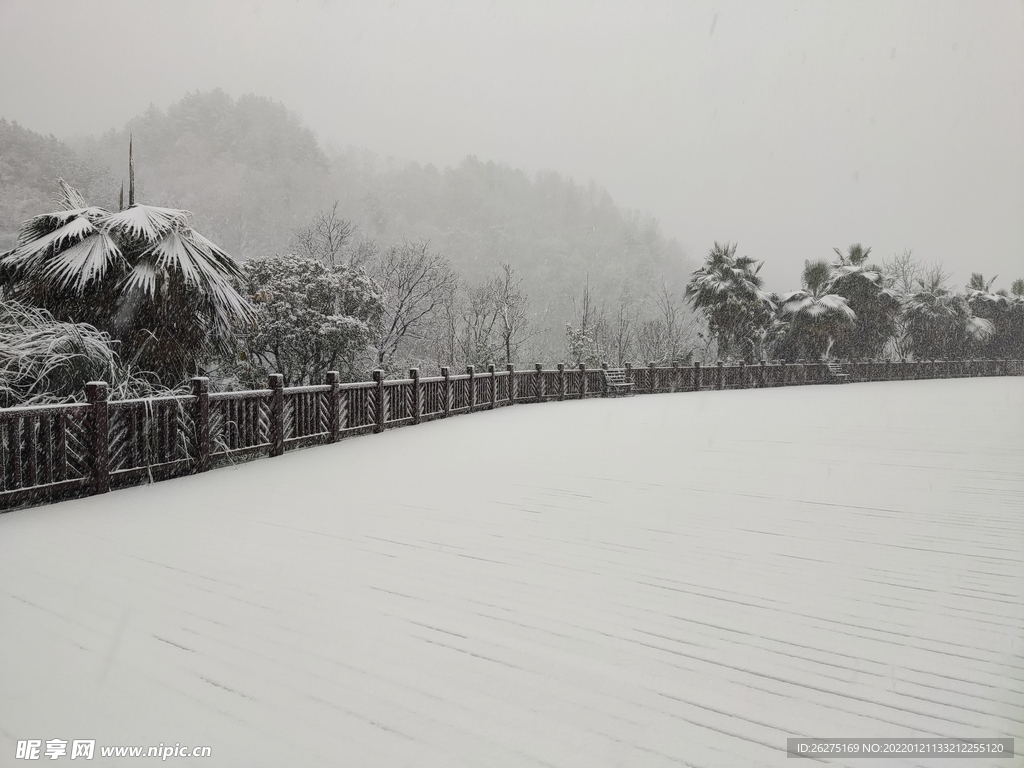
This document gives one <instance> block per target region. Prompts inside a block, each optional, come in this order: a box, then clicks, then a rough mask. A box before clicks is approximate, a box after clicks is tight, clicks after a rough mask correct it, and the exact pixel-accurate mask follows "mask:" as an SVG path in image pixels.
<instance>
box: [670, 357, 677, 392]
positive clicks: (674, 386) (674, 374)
mask: <svg viewBox="0 0 1024 768" xmlns="http://www.w3.org/2000/svg"><path fill="white" fill-rule="evenodd" d="M669 391H670V392H678V391H679V361H678V360H673V361H672V386H671V387H670V389H669Z"/></svg>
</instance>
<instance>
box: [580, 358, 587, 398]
mask: <svg viewBox="0 0 1024 768" xmlns="http://www.w3.org/2000/svg"><path fill="white" fill-rule="evenodd" d="M586 396H587V364H586V363H580V400H582V399H583V398H585V397H586Z"/></svg>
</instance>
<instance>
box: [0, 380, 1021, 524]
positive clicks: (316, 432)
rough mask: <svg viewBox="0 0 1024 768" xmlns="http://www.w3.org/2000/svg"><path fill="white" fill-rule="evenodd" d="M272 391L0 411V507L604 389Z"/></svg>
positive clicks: (450, 384) (449, 386)
mask: <svg viewBox="0 0 1024 768" xmlns="http://www.w3.org/2000/svg"><path fill="white" fill-rule="evenodd" d="M842 367H843V371H844V373H846V374H847V377H846V380H848V381H854V382H867V381H908V380H916V379H944V378H960V377H979V376H1022V375H1024V361H1021V360H921V361H915V362H907V361H902V362H892V361H879V360H863V361H855V362H852V363H844V364H842ZM626 378H627V379H628V380H629V381H631V382H632V383H633V391H634V392H636V393H639V394H652V393H658V392H692V391H697V390H709V389H748V388H760V387H784V386H799V385H804V384H822V383H827V382H830V381H833V380H834V378H833V374H832V373H831V372H830V371H829V368H828V366H826V365H825V364H824V363H804V362H797V363H789V364H787V363H767V362H764V361H762V362H761V363H760V364H754V365H744V364H742V363H740V364H739V365H724V364H723V363H721V362H717V363H715V364H714V365H702V364H701V363H700V362H696V363H694V364H693V365H678V364H673V365H671V366H661V367H659V366H656V365H655V364H654V363H650V364H648V365H646V366H633V365H631V364H627V365H626ZM268 384H269V386H268V388H267V389H258V390H252V391H246V392H210V391H209V382H208V381H207V379H205V378H196V379H193V381H192V394H191V395H181V396H174V397H153V398H144V399H136V400H108V398H107V385H106V384H105V383H103V382H92V383H90V384H89V385H88V386H87V388H86V395H87V399H88V402H86V403H72V404H66V405H44V406H34V407H24V408H4V409H0V510H5V509H11V508H13V507H16V506H21V505H27V504H37V503H42V502H48V501H55V500H59V499H65V498H71V497H75V496H84V495H89V494H94V493H105V492H107V491H108V490H110V489H111V488H118V487H124V486H127V485H132V484H138V483H139V482H146V481H149V482H152V481H155V480H162V479H166V478H170V477H178V476H181V475H187V474H193V473H196V472H204V471H206V470H208V469H211V468H213V467H217V466H222V465H225V464H229V463H233V462H237V461H242V460H246V459H250V458H254V457H258V456H264V455H266V456H280V455H281V454H283V453H284V452H285V451H286V450H291V449H294V448H299V447H303V446H308V445H316V444H320V443H330V442H335V441H336V440H339V439H341V438H343V437H348V436H351V435H358V434H363V433H366V432H381V431H383V430H384V429H387V428H391V427H400V426H405V425H408V424H419V423H421V422H423V421H429V420H432V419H438V418H444V417H446V416H450V415H452V414H459V413H470V412H472V411H479V410H491V409H494V408H500V407H503V406H509V405H513V404H516V403H538V402H543V401H547V400H575V399H581V398H590V397H604V396H607V394H608V392H607V391H606V387H605V379H604V375H603V372H602V370H601V369H599V368H587V367H585V366H582V365H581V366H579V367H577V368H572V367H569V368H567V367H565V366H564V365H558V366H557V367H556V368H554V369H544V368H543V366H541V365H536V366H534V368H532V369H530V370H515V369H514V368H513V366H511V365H510V366H507V367H506V368H505V370H496V369H495V367H494V366H493V365H491V366H488V367H487V370H486V371H477V370H476V369H475V368H474V367H472V366H470V367H469V368H468V369H467V370H466V372H465V373H464V374H454V375H453V374H452V372H451V370H450V369H449V368H442V369H441V375H440V376H433V377H422V378H421V377H420V375H419V371H418V370H416V369H413V370H411V371H410V372H409V377H408V378H405V379H386V378H385V377H384V374H383V372H382V371H374V374H373V381H369V382H357V383H341V382H340V380H339V377H338V374H337V373H336V372H334V371H331V372H329V373H328V374H327V378H326V382H325V383H324V384H316V385H311V386H302V387H287V388H286V387H285V386H284V381H283V377H282V376H281V375H280V374H274V375H272V376H270V379H269V381H268Z"/></svg>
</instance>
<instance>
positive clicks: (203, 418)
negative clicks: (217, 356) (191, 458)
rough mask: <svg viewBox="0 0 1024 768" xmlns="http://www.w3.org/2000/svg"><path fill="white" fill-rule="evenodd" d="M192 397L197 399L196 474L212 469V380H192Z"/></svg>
mask: <svg viewBox="0 0 1024 768" xmlns="http://www.w3.org/2000/svg"><path fill="white" fill-rule="evenodd" d="M192 396H193V397H194V398H195V399H196V401H195V403H194V409H193V411H192V424H193V426H194V427H195V431H196V466H195V469H194V471H195V472H205V471H206V470H208V469H209V468H210V380H209V379H208V378H206V377H205V376H195V377H193V379H192Z"/></svg>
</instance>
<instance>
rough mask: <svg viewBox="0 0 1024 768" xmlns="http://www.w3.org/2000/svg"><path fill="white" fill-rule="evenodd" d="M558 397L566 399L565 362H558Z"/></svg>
mask: <svg viewBox="0 0 1024 768" xmlns="http://www.w3.org/2000/svg"><path fill="white" fill-rule="evenodd" d="M558 399H559V400H564V399H565V363H559V364H558Z"/></svg>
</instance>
